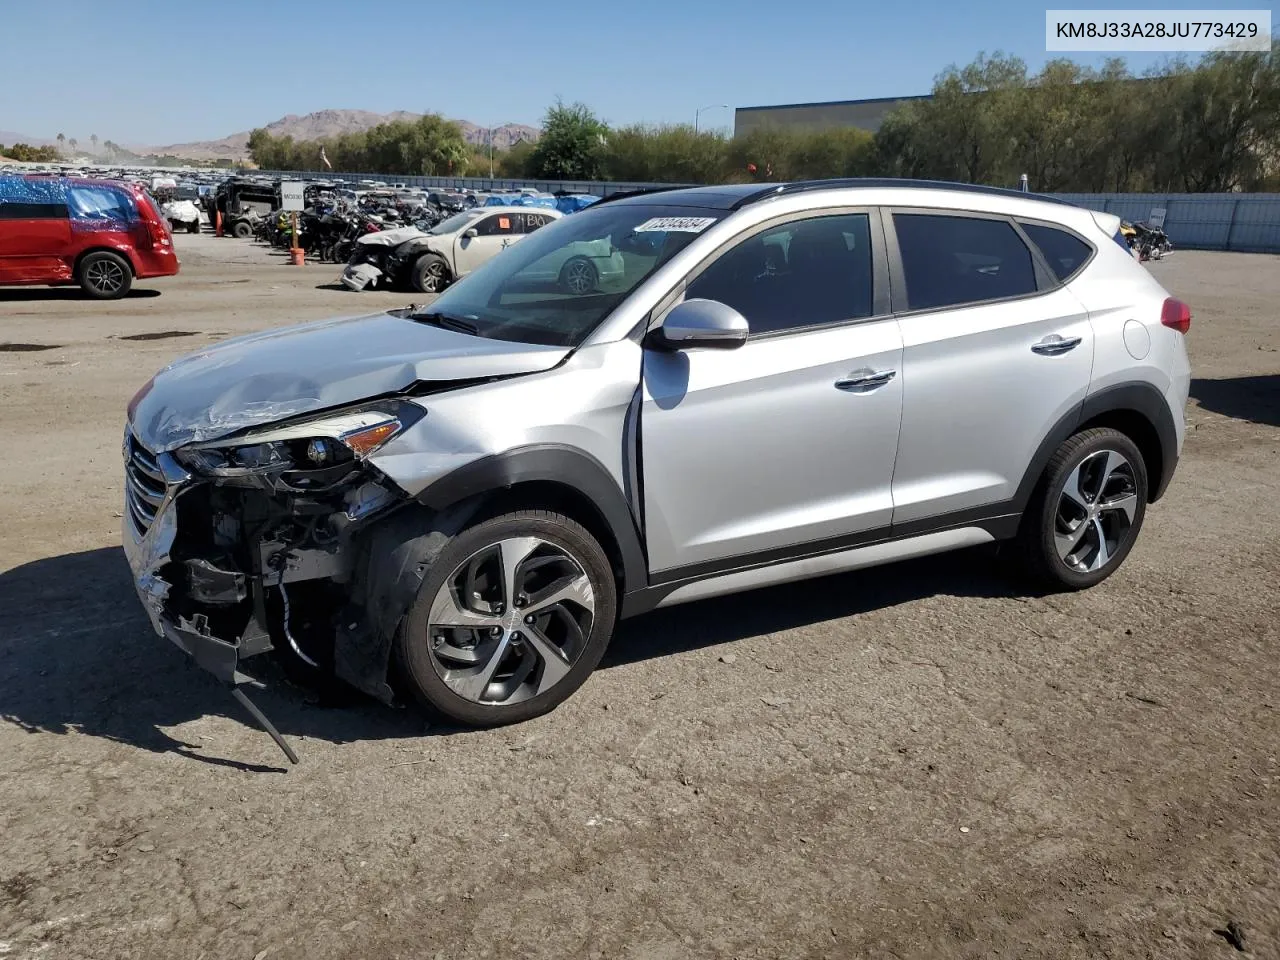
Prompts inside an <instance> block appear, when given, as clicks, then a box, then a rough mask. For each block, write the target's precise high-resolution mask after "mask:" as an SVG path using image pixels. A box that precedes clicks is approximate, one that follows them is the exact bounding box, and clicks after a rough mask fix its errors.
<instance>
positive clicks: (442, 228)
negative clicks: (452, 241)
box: [427, 210, 479, 236]
mask: <svg viewBox="0 0 1280 960" xmlns="http://www.w3.org/2000/svg"><path fill="white" fill-rule="evenodd" d="M478 216H479V214H478V213H476V212H474V211H472V210H468V211H467V212H466V213H455V214H454V215H453V216H452V217H448V218H446V219H444V220H441V221H440V222H439V223H437V224H436V225H435V226H434V227H432V228H431V229H430V230H428V231H427V233H429V234H431V235H432V236H439V235H440V234H442V233H454V232H455V231H457V230H461V229H462V228H463V227H465V226H466V225H467V223H468V222H470V221H472V220H474V219H475V218H476V217H478Z"/></svg>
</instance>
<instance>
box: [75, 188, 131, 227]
mask: <svg viewBox="0 0 1280 960" xmlns="http://www.w3.org/2000/svg"><path fill="white" fill-rule="evenodd" d="M67 208H68V210H69V211H70V212H71V219H72V220H95V221H97V220H109V221H111V222H113V223H132V222H133V221H135V220H137V219H138V216H137V211H136V209H135V207H134V205H133V200H132V198H130V197H129V196H128V194H126V193H125V192H124V191H123V190H118V189H116V188H115V187H106V186H103V187H97V186H94V187H72V188H71V189H70V190H68V191H67Z"/></svg>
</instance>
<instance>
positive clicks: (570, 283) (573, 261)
mask: <svg viewBox="0 0 1280 960" xmlns="http://www.w3.org/2000/svg"><path fill="white" fill-rule="evenodd" d="M559 283H560V289H561V290H563V291H564V292H565V293H571V294H573V295H574V296H576V297H582V296H586V295H587V294H589V293H594V292H595V289H596V286H597V285H598V284H599V283H600V271H599V270H597V269H596V265H595V264H594V263H592V262H591V260H590V259H589V258H587V257H570V258H569V259H568V260H566V261H565V262H564V266H562V267H561V268H560V279H559Z"/></svg>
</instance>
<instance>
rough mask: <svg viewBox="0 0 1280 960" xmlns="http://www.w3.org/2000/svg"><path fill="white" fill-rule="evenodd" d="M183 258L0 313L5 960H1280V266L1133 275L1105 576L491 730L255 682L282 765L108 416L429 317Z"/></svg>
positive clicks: (635, 650)
mask: <svg viewBox="0 0 1280 960" xmlns="http://www.w3.org/2000/svg"><path fill="white" fill-rule="evenodd" d="M177 242H178V244H179V246H180V253H181V255H182V258H183V272H182V274H181V275H180V276H178V277H175V278H170V279H165V280H159V281H154V282H147V283H142V284H140V286H141V287H143V288H145V289H143V290H140V291H138V292H137V293H136V294H135V295H134V296H132V297H130V298H129V299H127V300H124V301H122V302H119V303H112V304H105V305H104V304H97V303H91V302H88V301H85V300H81V299H79V298H78V297H77V295H76V294H75V293H74V292H67V291H49V290H34V289H33V290H18V291H13V290H7V291H0V411H2V412H0V449H3V450H4V451H6V456H5V457H4V458H3V463H4V470H3V471H2V472H0V503H2V504H3V506H2V507H0V518H2V519H3V523H0V956H3V957H4V958H5V960H17V958H28V957H33V958H34V957H41V958H44V960H62V958H74V960H81V958H87V960H96V958H111V960H126V958H164V960H185V958H191V960H197V958H206V960H236V958H243V960H254V958H259V960H262V958H269V960H302V958H307V960H329V958H333V960H338V958H343V960H350V958H366V957H368V958H388V960H389V958H406V960H408V958H449V960H453V958H460V957H502V958H511V957H516V958H520V957H554V958H572V957H578V958H608V960H632V958H634V960H639V958H645V960H675V958H684V957H717V958H718V957H726V958H727V957H759V958H771V960H772V958H798V957H832V958H852V957H875V958H888V957H898V958H907V957H913V958H914V957H942V958H948V957H968V958H979V957H981V958H989V957H1018V958H1030V957H1071V958H1097V957H1114V958H1125V960H1137V958H1160V960H1167V958H1188V957H1197V958H1199V957H1210V958H1212V957H1223V958H1226V957H1232V956H1237V955H1240V954H1238V953H1237V952H1236V949H1235V948H1234V947H1233V945H1232V943H1231V942H1229V941H1230V939H1231V938H1232V937H1233V936H1234V933H1232V932H1230V931H1228V930H1227V925H1228V924H1229V923H1231V924H1234V925H1235V926H1233V927H1232V931H1235V930H1242V931H1243V935H1244V941H1243V947H1244V950H1245V953H1246V954H1247V955H1249V956H1255V957H1280V870H1278V867H1280V656H1278V653H1280V619H1278V618H1277V614H1280V505H1278V504H1280V470H1278V469H1277V465H1278V464H1280V457H1278V456H1277V451H1278V450H1280V307H1278V306H1277V304H1280V257H1266V256H1247V255H1229V254H1212V253H1191V252H1180V253H1178V254H1177V255H1176V256H1174V257H1173V258H1171V259H1170V260H1168V261H1166V262H1164V263H1159V264H1155V265H1153V267H1152V269H1153V271H1154V272H1155V273H1156V274H1157V275H1158V276H1159V277H1160V279H1161V280H1162V281H1163V282H1164V283H1165V284H1166V285H1167V286H1168V287H1169V288H1170V289H1171V290H1172V291H1174V292H1175V293H1176V294H1177V295H1179V296H1181V297H1183V298H1184V299H1186V300H1188V301H1189V302H1190V303H1191V304H1192V305H1193V308H1194V311H1195V321H1194V326H1193V329H1192V331H1191V335H1190V346H1191V351H1192V359H1193V363H1194V367H1195V376H1196V380H1195V382H1194V384H1193V386H1192V397H1193V400H1192V405H1191V408H1190V410H1189V418H1190V421H1191V427H1190V432H1189V435H1188V441H1187V446H1186V450H1185V453H1184V457H1183V460H1182V464H1181V466H1180V468H1179V470H1178V474H1177V476H1176V477H1175V479H1174V482H1173V485H1172V487H1171V489H1170V491H1169V494H1168V496H1167V497H1166V498H1165V499H1164V500H1163V501H1162V502H1161V503H1159V504H1158V505H1156V506H1155V507H1154V508H1152V510H1151V511H1150V512H1149V513H1148V516H1147V524H1146V529H1145V530H1144V532H1143V534H1142V537H1141V539H1140V540H1139V542H1138V545H1137V547H1136V548H1135V550H1134V551H1133V554H1132V555H1131V557H1130V558H1129V560H1128V561H1127V563H1126V564H1125V566H1124V567H1123V568H1122V569H1121V571H1120V572H1119V573H1118V574H1117V575H1116V576H1114V577H1112V578H1111V579H1110V580H1108V581H1107V582H1106V583H1105V584H1103V585H1101V586H1099V587H1097V588H1095V589H1093V590H1091V591H1088V592H1085V593H1080V594H1073V595H1060V596H1047V597H1030V596H1026V595H1020V594H1018V593H1016V592H1013V591H1012V590H1011V588H1010V587H1009V586H1008V585H1007V584H1006V582H1005V581H1004V580H1003V579H1001V577H1000V575H999V574H998V572H997V570H996V568H995V566H994V565H993V563H992V562H991V559H990V556H989V554H988V553H986V552H982V551H976V552H966V553H961V554H952V555H949V556H942V557H936V558H930V559H928V560H924V561H917V562H910V563H905V564H901V565H898V566H894V567H888V568H882V569H879V570H873V571H866V572H860V573H854V574H849V575H844V576H839V577H833V578H828V579H824V580H821V581H816V582H811V583H807V584H802V585H799V586H788V587H780V588H775V589H772V590H768V591H763V592H760V593H756V594H751V595H745V596H739V597H731V598H726V599H721V600H714V601H706V602H703V603H699V604H694V605H690V606H687V607H680V608H676V609H674V610H671V611H669V612H659V613H656V614H654V615H651V616H649V617H647V618H644V619H640V620H636V621H631V622H629V623H627V624H626V625H624V627H623V629H622V630H621V633H620V635H619V637H618V638H617V640H616V641H615V643H614V646H613V648H612V649H611V651H610V653H609V654H608V656H607V660H606V665H605V667H604V668H603V669H601V670H600V671H599V672H598V673H597V675H596V676H595V677H593V678H592V679H591V680H590V681H589V682H588V683H587V685H586V686H585V687H584V688H583V690H582V691H581V692H580V693H578V694H577V695H576V696H575V697H573V698H572V699H571V700H570V701H569V702H567V703H566V704H565V705H564V706H563V707H561V708H560V709H559V710H558V711H556V712H555V713H553V714H552V715H550V716H547V717H544V718H542V719H540V720H537V721H534V722H532V723H528V724H525V725H523V726H518V727H513V728H507V729H504V730H499V731H491V732H482V733H475V732H462V733H459V732H455V731H451V730H446V729H431V728H429V727H428V726H427V724H426V723H425V721H424V720H423V719H422V718H421V717H420V716H419V715H418V714H416V713H414V712H412V711H409V710H398V711H397V710H391V709H387V708H384V707H381V706H379V705H376V704H374V703H372V702H365V701H359V702H357V703H356V704H354V705H352V706H346V707H340V708H332V707H321V706H319V705H317V704H316V703H315V700H314V697H312V696H311V695H310V694H309V693H308V692H307V691H305V690H301V689H299V688H296V687H292V686H289V685H288V684H286V683H284V682H283V681H282V679H281V677H280V675H279V674H278V673H277V672H274V671H269V673H268V679H269V680H270V682H271V687H270V689H269V690H268V691H266V692H263V693H260V694H258V695H257V697H256V699H257V700H258V702H259V703H260V705H261V706H262V707H263V708H264V709H265V710H266V712H267V713H268V715H269V716H271V717H272V718H273V719H274V720H275V721H276V723H277V724H278V725H279V727H280V728H281V730H282V731H283V732H284V733H285V735H286V736H288V737H289V738H290V739H291V740H292V741H293V743H294V745H295V746H296V747H297V748H298V750H299V752H300V753H301V754H302V763H301V764H300V765H299V766H297V767H295V768H292V769H290V770H288V771H286V770H285V769H283V767H284V766H286V764H284V763H283V758H282V757H281V756H280V755H279V753H278V751H277V750H276V748H275V746H274V745H273V744H272V743H271V741H270V740H269V739H268V738H267V737H266V736H265V735H264V734H263V733H261V732H260V731H259V730H257V729H256V728H254V727H253V726H251V725H249V723H248V722H247V718H246V717H245V716H244V715H243V714H242V713H241V712H240V708H239V707H238V706H237V704H235V702H234V701H232V699H231V698H230V697H229V696H228V695H227V693H226V692H225V691H224V690H223V689H221V688H219V687H218V686H217V685H216V684H214V683H213V682H212V681H211V680H210V679H209V678H208V677H207V676H206V675H204V674H202V673H201V672H199V671H198V670H196V669H195V668H194V667H190V666H188V665H187V663H186V662H185V660H184V658H183V656H182V655H181V654H180V653H179V652H178V651H177V650H176V649H173V648H171V647H170V646H169V645H168V644H167V643H165V642H164V641H162V640H159V639H157V638H156V637H155V635H154V634H152V633H151V631H150V629H149V627H148V626H147V624H146V622H145V619H144V617H143V614H142V611H141V608H140V606H139V604H138V601H137V599H136V598H135V596H134V594H133V590H132V588H131V586H130V582H129V575H128V571H127V568H126V566H125V563H124V559H123V556H122V554H121V552H120V548H119V543H120V540H119V529H118V527H119V522H120V521H119V513H120V508H121V496H122V494H121V483H122V477H121V466H120V437H121V429H122V424H123V411H124V408H125V405H126V403H127V402H128V400H129V397H130V396H131V395H132V393H133V392H134V390H136V389H137V388H138V387H139V386H140V385H141V384H142V382H143V381H145V380H146V379H147V377H148V376H149V375H150V374H151V373H152V372H153V371H154V370H155V369H156V368H158V367H159V366H161V365H162V364H164V363H165V362H166V361H168V360H169V359H171V358H173V357H175V356H177V355H179V354H181V353H185V352H188V351H190V350H193V349H197V348H199V347H200V346H201V345H202V344H206V343H210V342H212V341H214V340H217V339H220V338H222V337H225V336H227V335H228V334H234V333H239V332H244V331H250V330H255V329H259V328H262V327H267V326H273V325H279V324H284V323H288V322H292V321H298V320H306V319H311V318H318V317H322V316H327V315H333V314H340V313H354V312H360V311H365V310H367V309H370V308H379V307H383V306H386V305H390V304H399V303H406V302H409V301H410V300H411V299H412V298H411V297H409V296H407V295H392V294H376V293H375V294H351V293H347V292H345V291H341V290H338V289H328V288H325V287H326V285H328V284H331V283H332V281H333V280H334V278H335V277H336V274H337V272H338V271H337V268H335V267H333V266H313V265H308V266H307V267H304V268H294V267H290V266H288V265H287V263H286V262H285V260H284V259H283V258H282V257H279V256H276V255H273V254H270V253H268V252H267V251H265V250H264V249H262V248H259V247H256V246H255V245H253V244H251V243H249V242H242V241H236V240H231V239H224V240H219V239H215V238H213V237H210V236H200V237H190V238H188V237H186V236H180V237H178V238H177ZM130 338H133V339H130ZM147 338H152V339H147ZM12 344H29V345H37V346H47V347H49V348H48V349H41V350H15V349H14V347H13V346H12ZM1218 931H1220V932H1218Z"/></svg>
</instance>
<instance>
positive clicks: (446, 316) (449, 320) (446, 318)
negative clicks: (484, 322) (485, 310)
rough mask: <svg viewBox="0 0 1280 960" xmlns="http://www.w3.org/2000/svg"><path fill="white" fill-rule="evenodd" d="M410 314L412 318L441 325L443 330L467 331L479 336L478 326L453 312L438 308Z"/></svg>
mask: <svg viewBox="0 0 1280 960" xmlns="http://www.w3.org/2000/svg"><path fill="white" fill-rule="evenodd" d="M412 316H413V319H414V320H419V321H421V322H423V323H429V324H432V325H433V326H437V327H442V328H443V329H445V330H453V331H454V332H455V333H469V334H470V335H471V336H473V337H478V336H480V328H479V327H477V326H476V325H475V324H474V323H472V322H471V321H470V320H468V319H467V318H466V317H456V316H454V315H453V314H450V313H441V312H440V311H438V310H428V311H427V312H426V313H415V314H413V315H412Z"/></svg>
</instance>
